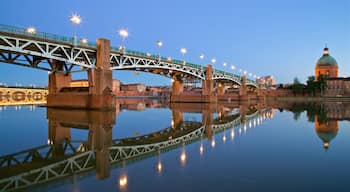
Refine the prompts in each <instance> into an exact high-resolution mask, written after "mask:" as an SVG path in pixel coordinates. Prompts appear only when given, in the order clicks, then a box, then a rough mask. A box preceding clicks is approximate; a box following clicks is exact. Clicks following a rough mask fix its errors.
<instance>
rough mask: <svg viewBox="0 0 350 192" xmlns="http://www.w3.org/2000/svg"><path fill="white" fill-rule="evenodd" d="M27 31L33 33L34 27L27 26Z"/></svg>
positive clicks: (34, 31)
mask: <svg viewBox="0 0 350 192" xmlns="http://www.w3.org/2000/svg"><path fill="white" fill-rule="evenodd" d="M26 31H27V33H29V34H32V35H34V34H35V33H36V29H35V27H28V28H27V30H26Z"/></svg>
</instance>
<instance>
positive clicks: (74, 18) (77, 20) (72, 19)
mask: <svg viewBox="0 0 350 192" xmlns="http://www.w3.org/2000/svg"><path fill="white" fill-rule="evenodd" d="M69 20H70V22H72V24H73V25H74V26H75V27H74V36H73V44H74V45H76V44H77V26H78V25H79V24H80V23H81V17H80V15H78V14H73V15H71V16H70V19H69Z"/></svg>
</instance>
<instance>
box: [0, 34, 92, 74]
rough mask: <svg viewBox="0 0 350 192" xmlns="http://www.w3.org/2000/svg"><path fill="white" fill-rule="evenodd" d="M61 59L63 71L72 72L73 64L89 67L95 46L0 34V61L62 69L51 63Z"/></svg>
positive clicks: (52, 69)
mask: <svg viewBox="0 0 350 192" xmlns="http://www.w3.org/2000/svg"><path fill="white" fill-rule="evenodd" d="M53 60H56V61H61V62H62V63H63V64H64V69H63V70H64V71H66V72H72V71H73V67H74V66H80V68H87V69H91V68H94V66H95V64H96V48H89V47H82V46H79V47H77V46H73V45H69V44H67V43H60V42H54V41H48V40H40V39H37V38H24V37H23V38H22V37H18V36H16V35H13V36H12V35H11V36H10V35H0V62H5V63H11V64H16V65H21V66H27V67H32V68H38V69H43V70H48V71H62V69H57V68H55V67H54V66H53V65H52V61H53Z"/></svg>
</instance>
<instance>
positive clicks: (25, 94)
mask: <svg viewBox="0 0 350 192" xmlns="http://www.w3.org/2000/svg"><path fill="white" fill-rule="evenodd" d="M47 94H48V91H47V90H46V89H45V88H33V87H0V106H7V105H37V104H45V103H46V98H47Z"/></svg>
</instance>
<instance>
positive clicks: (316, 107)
mask: <svg viewBox="0 0 350 192" xmlns="http://www.w3.org/2000/svg"><path fill="white" fill-rule="evenodd" d="M274 106H275V107H277V108H279V109H280V110H289V111H291V112H293V116H294V119H295V120H298V119H299V118H300V116H301V113H303V112H306V116H307V119H308V121H309V122H314V123H315V131H316V134H317V136H318V137H319V138H320V139H321V140H322V142H323V147H324V149H325V150H327V149H328V148H329V147H330V142H331V141H332V140H334V139H335V138H336V136H337V134H338V129H339V125H338V121H343V120H346V121H348V120H350V103H348V102H284V103H283V104H281V103H278V102H277V103H274ZM268 115H269V114H268Z"/></svg>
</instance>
